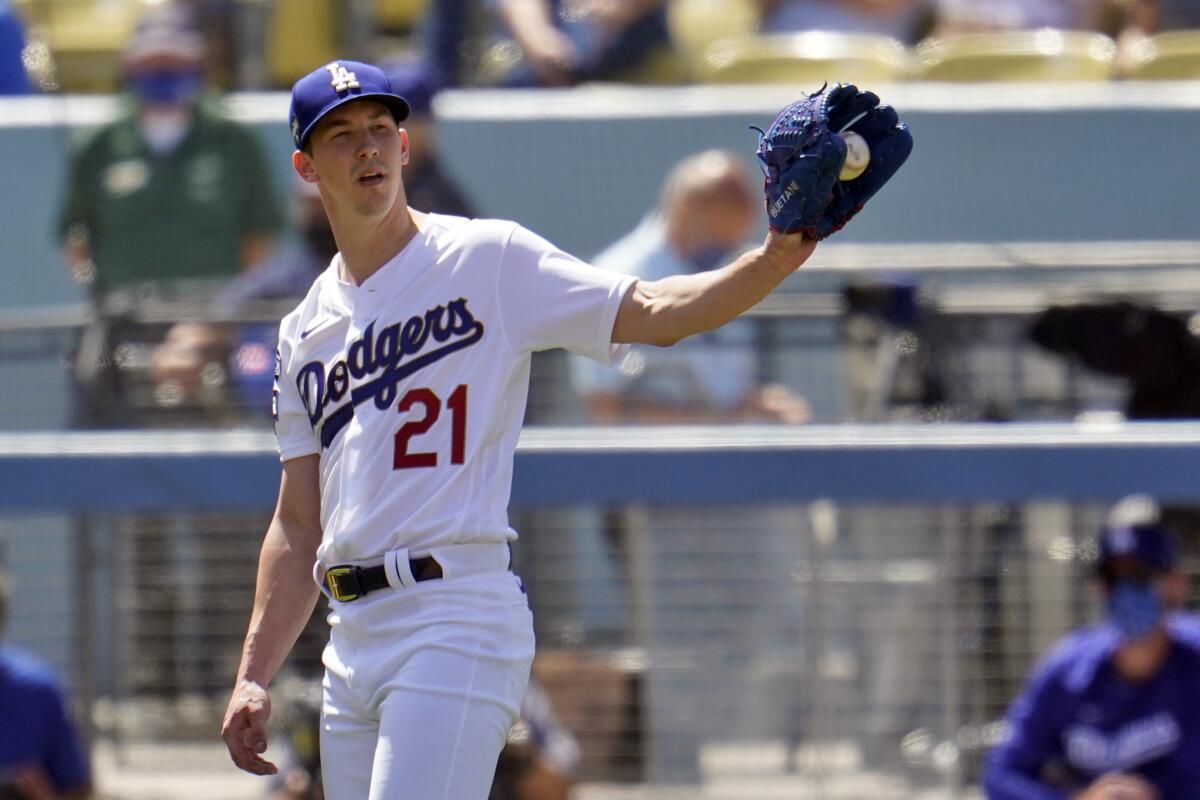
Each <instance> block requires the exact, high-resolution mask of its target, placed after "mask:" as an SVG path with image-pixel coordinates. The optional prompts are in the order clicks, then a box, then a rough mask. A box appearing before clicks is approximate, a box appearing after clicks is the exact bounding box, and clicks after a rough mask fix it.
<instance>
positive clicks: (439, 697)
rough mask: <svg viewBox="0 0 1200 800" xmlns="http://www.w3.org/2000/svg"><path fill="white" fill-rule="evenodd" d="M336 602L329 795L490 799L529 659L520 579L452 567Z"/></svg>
mask: <svg viewBox="0 0 1200 800" xmlns="http://www.w3.org/2000/svg"><path fill="white" fill-rule="evenodd" d="M333 606H334V609H333V612H332V613H331V614H330V617H329V619H330V624H331V632H330V640H329V644H328V646H327V647H326V648H325V654H324V657H323V661H324V663H325V679H324V702H323V708H322V714H321V768H322V773H323V781H324V787H325V797H326V800H486V798H487V796H488V792H489V790H490V787H491V784H492V779H493V776H494V774H495V771H496V760H497V757H498V756H499V754H500V750H501V748H503V746H504V742H505V739H506V738H507V736H508V730H509V728H510V727H511V726H512V724H513V723H514V722H516V720H517V717H518V715H519V713H520V707H521V700H522V698H523V697H524V695H525V687H526V685H527V684H528V681H529V669H530V665H531V664H532V662H533V652H534V636H533V616H532V614H531V613H530V610H529V604H528V602H527V600H526V597H525V593H524V592H523V591H522V589H521V586H520V581H519V579H518V578H517V577H516V576H515V575H513V574H512V573H510V572H507V571H504V572H489V573H486V574H482V575H473V576H464V577H457V578H456V577H453V576H452V575H449V574H448V575H447V577H446V578H444V579H441V580H432V581H427V582H423V583H417V584H414V585H411V586H404V587H401V588H396V589H384V590H381V591H378V592H372V593H371V594H369V595H367V596H365V597H362V598H360V599H358V600H355V601H353V602H350V603H337V602H335V603H333Z"/></svg>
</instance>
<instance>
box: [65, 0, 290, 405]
mask: <svg viewBox="0 0 1200 800" xmlns="http://www.w3.org/2000/svg"><path fill="white" fill-rule="evenodd" d="M204 57H205V52H204V42H203V38H202V37H201V35H200V33H199V32H198V31H197V30H196V28H195V27H194V25H193V18H192V16H191V13H190V12H189V11H188V9H186V8H185V7H183V6H179V5H174V4H171V3H164V4H161V5H156V6H151V7H150V8H149V10H147V11H146V12H145V14H144V15H143V16H142V17H141V18H140V19H139V23H138V26H137V28H136V29H135V31H134V33H133V35H132V36H131V38H130V40H129V42H128V44H127V46H126V48H125V51H124V53H123V59H122V68H123V74H124V82H125V85H126V87H127V89H128V98H127V105H126V107H125V109H124V111H123V112H122V113H121V114H120V116H119V117H118V118H117V119H116V120H114V121H113V122H111V123H108V124H106V125H103V126H101V127H100V128H98V129H97V130H95V131H94V132H92V133H90V134H89V135H88V136H87V137H86V138H85V139H84V140H83V141H82V142H81V144H80V145H79V146H78V147H77V148H75V150H74V152H73V154H72V157H71V164H70V170H69V173H68V182H67V185H66V188H65V191H64V195H63V203H62V209H61V213H60V216H59V221H58V234H59V236H60V237H61V241H62V252H63V259H64V262H65V263H66V265H67V267H68V268H69V270H70V272H71V274H72V275H73V276H74V277H75V278H76V279H77V280H78V281H79V282H80V283H81V284H83V285H84V286H85V287H86V288H87V289H88V291H89V293H90V295H91V298H92V300H93V301H94V303H95V304H96V310H97V322H96V323H95V324H94V325H93V326H92V327H91V328H89V329H88V330H87V331H86V332H85V334H84V340H83V342H81V344H80V348H79V352H80V359H79V362H78V363H77V365H76V370H75V378H76V381H77V390H76V398H77V408H76V411H75V416H76V417H77V419H76V424H79V425H82V426H88V427H90V426H93V425H111V424H129V423H131V422H132V420H131V419H130V418H129V417H130V414H129V411H128V409H127V407H126V403H125V400H124V396H123V390H122V389H121V385H122V384H121V382H120V378H119V376H118V375H117V374H116V372H115V369H113V368H112V367H110V366H106V365H109V364H111V363H112V359H111V358H105V357H99V358H97V357H95V356H94V355H88V354H90V353H95V352H111V350H112V349H113V348H114V347H116V346H117V345H118V344H119V343H118V342H114V341H110V339H111V337H112V336H113V329H114V324H113V320H115V319H116V318H117V317H119V315H120V314H122V313H126V312H127V311H128V310H129V307H130V306H131V305H132V304H136V303H140V302H141V300H140V298H141V297H142V296H144V295H145V294H148V293H149V294H155V293H158V294H165V295H168V296H169V295H170V294H171V293H172V290H173V289H177V288H178V287H181V286H184V285H188V286H190V287H192V288H191V289H188V290H187V291H188V292H189V293H190V292H191V291H193V290H199V291H208V290H209V288H210V287H211V291H213V292H215V291H217V290H218V289H219V287H220V286H221V285H222V284H223V283H224V282H225V281H227V280H229V279H230V278H233V277H234V276H236V275H238V274H239V273H241V272H242V271H244V270H246V269H249V268H250V267H251V266H253V265H254V264H257V263H258V262H260V261H261V260H263V259H264V258H265V257H266V256H267V255H269V253H270V252H271V249H272V247H273V243H274V240H275V237H276V234H277V233H278V231H279V230H280V228H281V226H282V223H283V214H282V211H281V209H280V207H279V204H278V202H277V199H276V192H275V189H274V186H273V185H272V180H271V177H270V175H269V172H268V170H267V168H266V166H265V164H266V162H265V160H264V158H263V152H262V149H261V147H260V145H259V142H258V140H257V136H256V134H255V133H254V132H253V131H251V130H249V129H248V128H246V127H245V126H243V125H241V124H240V123H238V122H235V121H233V120H231V119H229V118H227V117H226V116H225V115H224V114H223V113H222V112H221V111H220V110H219V108H218V107H217V106H216V105H215V104H213V103H211V102H209V101H206V100H204V98H203V88H204V71H203V70H204ZM148 289H149V290H151V291H149V292H147V290H148ZM154 290H160V291H157V292H156V291H154ZM189 299H190V298H189ZM212 332H213V331H212V329H211V327H209V326H204V325H187V326H184V327H180V328H177V329H173V330H172V331H170V332H169V333H168V335H167V336H166V338H165V340H166V342H167V348H166V350H165V351H164V353H162V354H159V355H158V360H159V361H163V360H164V356H165V354H166V353H167V352H169V353H171V354H172V356H171V358H172V359H173V360H175V361H178V362H181V363H182V364H183V367H182V368H183V370H184V371H186V372H191V373H196V374H198V373H199V372H200V370H201V369H202V368H203V366H204V364H205V363H207V360H208V356H207V355H205V354H206V353H210V352H219V351H220V350H221V349H223V348H224V346H225V344H224V342H223V339H222V337H220V336H212V335H209V334H211V333H212ZM189 399H190V398H189Z"/></svg>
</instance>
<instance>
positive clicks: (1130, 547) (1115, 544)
mask: <svg viewBox="0 0 1200 800" xmlns="http://www.w3.org/2000/svg"><path fill="white" fill-rule="evenodd" d="M1108 538H1109V541H1110V542H1111V543H1112V549H1113V552H1114V553H1132V552H1133V551H1134V550H1135V549H1136V548H1137V542H1136V541H1135V540H1134V536H1133V529H1132V528H1114V529H1113V530H1112V532H1111V533H1110V534H1109V537H1108Z"/></svg>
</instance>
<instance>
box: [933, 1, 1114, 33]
mask: <svg viewBox="0 0 1200 800" xmlns="http://www.w3.org/2000/svg"><path fill="white" fill-rule="evenodd" d="M937 4H938V5H937V32H938V33H970V32H976V31H996V30H1031V29H1035V28H1059V29H1062V30H1081V31H1092V30H1103V29H1104V28H1105V21H1106V18H1107V8H1106V0H937Z"/></svg>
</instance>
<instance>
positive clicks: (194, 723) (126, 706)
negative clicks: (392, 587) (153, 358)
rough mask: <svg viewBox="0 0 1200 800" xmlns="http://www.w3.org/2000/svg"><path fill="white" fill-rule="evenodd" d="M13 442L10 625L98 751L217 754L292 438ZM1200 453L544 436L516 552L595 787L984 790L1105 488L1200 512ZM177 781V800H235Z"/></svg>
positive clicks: (1171, 432)
mask: <svg viewBox="0 0 1200 800" xmlns="http://www.w3.org/2000/svg"><path fill="white" fill-rule="evenodd" d="M2 438H3V440H2V441H0V454H3V455H2V456H0V477H2V478H3V481H0V485H3V486H5V487H7V488H4V489H3V490H0V505H2V506H3V507H4V508H5V509H6V510H7V513H6V516H5V518H4V520H3V522H2V523H0V545H2V548H0V554H2V555H0V557H2V558H3V559H4V562H5V565H6V566H7V567H8V569H9V570H10V571H11V572H12V573H13V575H14V578H15V581H16V587H17V595H16V601H15V603H14V607H13V609H12V612H13V620H12V622H13V624H12V626H11V628H12V630H11V633H12V637H13V638H14V639H15V640H17V641H18V642H19V643H24V644H26V645H28V646H30V647H32V648H34V649H35V650H37V651H39V652H40V653H43V654H44V655H47V656H48V657H50V658H51V659H52V660H54V661H56V662H57V664H58V666H59V667H60V668H61V669H62V670H63V671H64V672H65V673H66V674H67V675H69V676H71V678H72V680H71V685H72V688H73V690H74V692H75V694H76V696H77V697H78V698H80V699H81V700H82V701H84V702H83V703H82V710H83V711H84V712H85V715H86V716H85V718H86V719H87V720H88V721H89V722H90V723H91V724H92V725H93V726H94V734H95V741H96V742H97V743H98V744H99V745H102V746H103V747H106V748H111V747H114V746H115V747H116V748H117V749H118V751H120V750H125V751H130V752H133V751H136V750H137V749H138V748H145V747H148V746H151V745H153V746H155V747H162V746H163V745H164V744H169V743H172V742H174V743H184V742H205V743H208V744H215V743H214V742H213V736H214V734H213V732H214V731H215V729H216V725H217V724H218V715H219V714H220V713H221V711H222V709H223V705H224V701H225V695H226V692H227V691H228V682H229V680H230V676H231V675H232V673H233V670H234V666H235V664H236V660H237V656H238V648H239V645H240V640H241V636H242V633H243V631H244V627H245V623H246V620H247V618H248V613H249V605H250V601H251V586H252V582H253V573H254V561H255V556H256V552H257V547H258V543H259V541H260V538H261V532H262V530H263V525H264V523H265V521H266V515H267V509H268V508H269V503H270V499H269V498H270V495H271V492H272V490H273V484H274V481H275V474H276V472H277V468H276V467H275V466H274V463H273V462H274V458H273V455H272V452H271V447H272V446H271V442H270V438H269V435H267V434H259V433H250V432H240V433H230V434H214V433H211V432H210V433H205V432H194V433H192V432H188V433H182V432H181V433H168V432H154V433H143V434H103V433H95V434H62V435H38V436H33V435H10V436H6V437H2ZM1197 455H1200V429H1198V428H1197V427H1196V426H1194V425H1178V424H1176V425H1163V426H1144V425H1134V426H1125V427H1121V426H1117V427H1112V428H1101V429H1096V428H1094V427H1092V428H1089V427H1083V428H1080V427H1078V426H1040V425H1035V426H924V427H907V428H895V427H879V428H877V427H868V428H862V427H850V428H845V427H839V428H820V427H798V428H762V427H758V428H743V427H735V428H640V429H611V430H607V431H598V430H594V429H537V428H534V429H530V430H529V431H527V434H526V436H525V437H524V439H523V442H522V447H521V450H520V451H519V455H518V464H517V476H516V483H515V486H514V514H513V521H514V524H515V525H516V526H517V527H518V529H520V530H521V531H522V538H521V539H520V540H519V541H518V542H517V544H516V547H515V550H514V564H515V568H516V569H517V570H518V571H519V572H520V573H521V574H522V576H523V577H524V579H525V581H526V583H527V586H528V589H529V595H530V599H531V603H532V604H533V606H534V613H535V620H536V624H537V630H538V636H539V657H538V660H537V662H536V664H535V675H536V676H537V678H538V679H539V680H540V681H541V683H542V685H543V686H544V687H545V688H546V690H547V692H548V694H549V696H550V697H551V699H552V701H553V702H554V704H555V706H556V708H557V710H558V713H559V715H560V716H561V718H562V719H563V721H564V722H565V723H566V724H567V725H568V726H569V727H570V728H571V729H572V730H573V732H574V734H575V736H576V737H577V738H578V740H579V742H580V745H581V748H582V761H581V764H580V774H579V777H580V779H581V785H580V787H579V790H578V795H579V796H580V797H582V798H589V797H630V798H667V797H672V798H673V797H695V796H697V794H698V793H702V794H703V796H705V797H713V798H730V800H733V799H734V798H770V797H789V798H805V797H814V798H815V797H821V798H887V797H896V798H900V797H918V796H924V795H923V794H922V793H923V792H931V793H932V794H930V795H929V796H938V797H967V796H972V794H971V793H972V791H973V790H972V787H973V786H974V785H975V782H976V780H977V778H978V774H979V765H980V760H981V758H982V756H983V754H984V752H985V751H986V748H987V746H988V744H989V743H990V742H991V741H992V739H993V737H994V734H995V730H996V729H995V723H996V721H997V720H998V719H999V717H1000V715H1001V714H1002V713H1003V709H1004V707H1005V705H1006V704H1007V702H1008V701H1009V700H1010V699H1011V697H1012V695H1013V692H1014V691H1015V690H1016V688H1017V687H1018V686H1019V683H1020V681H1021V679H1022V678H1023V676H1024V675H1025V674H1026V672H1027V670H1028V669H1029V667H1030V665H1031V664H1032V662H1033V660H1034V659H1035V658H1036V656H1037V655H1038V654H1039V653H1041V652H1043V651H1044V650H1045V648H1046V647H1047V646H1048V645H1049V644H1050V643H1051V642H1052V641H1053V640H1054V639H1055V638H1056V637H1058V636H1060V635H1061V634H1063V633H1064V632H1065V631H1067V630H1068V629H1070V628H1071V627H1072V626H1074V625H1077V624H1080V623H1082V622H1084V621H1086V620H1088V619H1090V618H1091V617H1092V616H1093V614H1094V612H1095V608H1094V603H1093V598H1092V596H1091V594H1090V593H1089V588H1088V577H1089V574H1090V568H1091V567H1090V561H1089V559H1090V556H1091V554H1092V550H1091V544H1090V542H1091V539H1092V537H1093V535H1094V534H1095V532H1096V530H1097V529H1098V527H1099V525H1100V522H1101V520H1102V518H1103V515H1104V512H1105V509H1106V506H1107V504H1108V503H1109V502H1110V501H1111V500H1114V499H1116V498H1117V497H1119V496H1121V495H1122V494H1124V493H1125V492H1134V491H1140V492H1145V491H1156V493H1158V494H1159V495H1160V496H1161V497H1163V498H1164V499H1165V500H1167V501H1168V502H1171V503H1176V504H1181V505H1182V506H1184V507H1186V506H1187V504H1189V503H1194V504H1197V505H1200V497H1198V496H1197V494H1198V493H1197V492H1196V488H1195V485H1194V482H1189V481H1188V480H1187V479H1186V474H1187V471H1186V469H1183V468H1182V467H1183V465H1185V464H1188V463H1194V460H1195V458H1196V456H1197ZM50 475H53V476H56V478H57V480H58V484H57V486H55V487H54V491H53V492H45V493H42V494H39V493H36V492H30V491H27V490H26V489H25V488H23V487H22V486H21V485H20V484H21V483H22V481H24V482H25V483H26V484H27V485H28V486H32V485H39V486H40V485H43V484H44V483H46V482H48V481H47V476H50ZM213 497H221V498H224V501H223V504H218V505H213V499H212V498H213ZM55 503H57V508H58V509H59V511H60V512H61V514H60V515H59V516H57V517H46V516H39V517H33V516H30V515H31V514H33V513H41V514H45V513H46V509H47V508H48V507H50V506H51V505H52V504H55ZM130 512H136V513H130ZM63 514H66V515H67V516H63ZM1180 519H1183V520H1184V521H1185V522H1184V527H1185V529H1186V532H1187V534H1188V537H1189V539H1188V547H1189V549H1188V553H1189V560H1188V562H1187V567H1188V570H1189V572H1194V571H1195V570H1196V568H1197V566H1198V564H1197V561H1196V558H1195V554H1196V553H1197V550H1196V544H1197V542H1198V541H1200V539H1198V538H1197V533H1196V529H1194V528H1188V527H1187V525H1190V524H1191V523H1188V522H1187V520H1188V519H1189V518H1188V517H1187V516H1186V515H1184V516H1181V517H1180ZM322 629H323V622H322V621H321V619H320V614H319V613H318V615H316V616H314V619H313V620H312V623H311V624H310V627H309V629H308V631H307V632H306V634H305V635H304V637H302V640H301V642H300V644H299V645H298V647H297V649H296V651H295V653H294V656H293V658H292V659H291V662H290V663H289V665H288V667H287V670H286V674H288V675H294V676H300V677H305V676H310V675H312V674H313V672H314V671H315V669H316V668H317V667H316V658H317V655H318V653H319V648H320V645H321V640H322V638H323V630H322ZM284 694H285V697H286V691H285V693H284ZM282 699H283V698H281V700H282ZM283 705H284V704H283V703H282V702H281V707H282V706H283ZM102 788H103V787H102ZM181 791H182V793H180V794H176V795H173V794H170V793H169V792H167V793H165V794H160V795H159V796H166V797H172V796H178V797H180V798H181V800H183V798H202V797H210V796H215V795H212V794H209V793H206V790H204V789H203V788H194V789H189V790H186V791H184V790H181Z"/></svg>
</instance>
